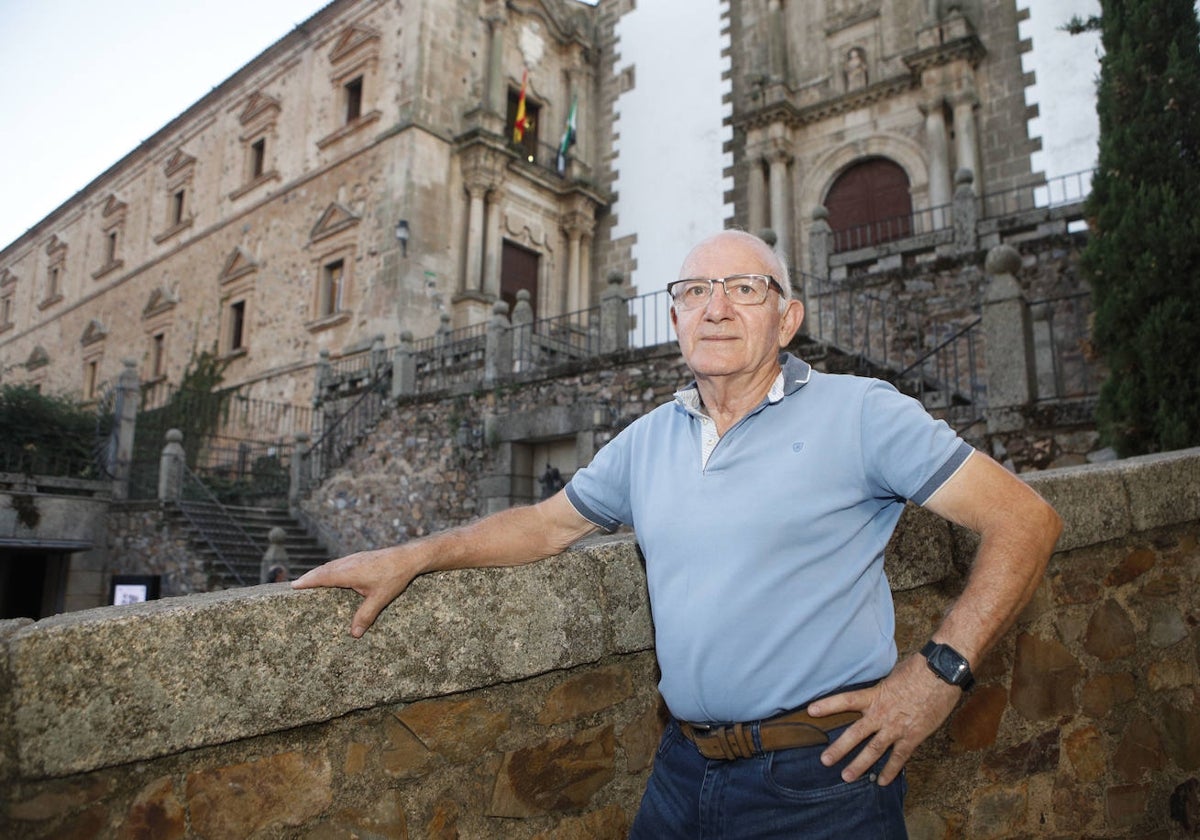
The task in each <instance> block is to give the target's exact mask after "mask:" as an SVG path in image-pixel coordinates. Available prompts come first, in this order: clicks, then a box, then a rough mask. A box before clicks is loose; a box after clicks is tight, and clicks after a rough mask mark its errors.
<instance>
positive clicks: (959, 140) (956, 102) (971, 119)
mask: <svg viewBox="0 0 1200 840" xmlns="http://www.w3.org/2000/svg"><path fill="white" fill-rule="evenodd" d="M951 104H952V107H953V111H954V154H955V158H956V159H957V161H958V169H959V170H962V169H969V170H971V172H972V173H973V174H974V176H975V194H976V195H982V193H983V179H982V171H983V170H982V168H981V167H980V166H979V131H978V128H977V123H976V119H975V106H976V105H978V104H979V98H978V97H977V96H976V95H975V94H974V93H973V92H970V91H967V92H964V93H960V94H959V95H958V96H956V97H954V99H952V100H951Z"/></svg>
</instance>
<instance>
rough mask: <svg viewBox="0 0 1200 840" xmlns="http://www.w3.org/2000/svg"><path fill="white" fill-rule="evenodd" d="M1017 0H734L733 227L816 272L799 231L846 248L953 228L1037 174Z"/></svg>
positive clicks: (732, 33) (731, 16) (1020, 15)
mask: <svg viewBox="0 0 1200 840" xmlns="http://www.w3.org/2000/svg"><path fill="white" fill-rule="evenodd" d="M1024 15H1027V12H1018V10H1017V8H1016V4H1015V3H1007V2H1005V3H986V2H982V0H967V2H962V3H953V4H951V3H945V2H941V0H925V2H918V1H917V0H826V2H823V3H809V2H795V0H731V1H730V18H729V23H730V27H729V28H730V37H731V42H732V43H731V50H730V51H731V54H732V64H733V73H732V75H733V79H732V81H733V97H732V98H733V118H732V121H733V127H734V140H733V143H732V147H733V156H734V166H733V172H732V175H733V178H734V189H733V191H732V195H731V196H730V198H731V200H732V202H733V204H734V207H735V215H736V218H737V219H738V220H739V221H740V222H741V223H743V224H744V225H745V226H746V228H747V229H749V230H754V231H757V230H760V229H762V228H771V229H772V230H774V231H775V233H776V235H777V236H778V237H779V247H780V248H781V249H782V250H783V252H784V253H785V254H787V256H788V257H789V258H790V260H791V262H792V264H793V265H799V266H802V267H804V268H805V269H807V270H813V268H814V267H813V266H811V264H810V259H809V256H808V253H809V249H808V232H809V230H808V229H809V222H810V220H811V218H812V215H813V213H814V211H816V210H817V208H823V211H827V213H828V218H829V223H830V225H831V226H832V228H833V231H834V234H835V239H837V242H838V246H839V247H840V248H841V249H842V250H847V249H851V248H860V247H866V246H870V245H875V244H878V243H880V242H882V241H887V240H892V239H898V238H902V237H904V236H908V235H911V234H915V233H918V232H920V231H921V230H923V229H930V228H937V227H941V226H944V225H946V224H949V221H950V210H949V205H950V204H951V202H952V200H953V197H954V188H955V173H956V172H958V171H959V170H967V171H969V172H970V173H971V174H972V177H973V182H974V190H975V193H976V195H978V196H982V195H985V194H996V193H1002V192H1004V191H1006V190H1010V189H1014V188H1019V187H1023V186H1027V185H1029V184H1031V183H1034V182H1035V181H1036V180H1037V177H1038V176H1036V175H1035V173H1033V172H1031V169H1030V154H1031V153H1032V152H1033V151H1036V150H1037V149H1038V148H1039V146H1038V144H1037V142H1036V141H1034V140H1031V139H1029V137H1028V134H1027V131H1026V120H1027V119H1028V118H1029V117H1030V116H1032V115H1033V113H1031V111H1030V109H1029V108H1028V107H1027V106H1026V104H1025V99H1024V88H1025V85H1026V84H1027V83H1028V82H1029V81H1030V80H1029V79H1028V78H1027V77H1026V76H1025V75H1024V74H1023V72H1022V68H1021V53H1022V52H1023V51H1024V50H1026V49H1027V48H1028V44H1025V43H1022V42H1021V41H1020V40H1019V38H1018V35H1017V24H1018V22H1019V20H1020V19H1021V17H1022V16H1024Z"/></svg>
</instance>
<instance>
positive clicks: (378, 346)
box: [370, 333, 387, 380]
mask: <svg viewBox="0 0 1200 840" xmlns="http://www.w3.org/2000/svg"><path fill="white" fill-rule="evenodd" d="M385 364H387V349H386V348H385V347H384V344H383V335H382V334H380V333H376V334H375V337H374V338H372V339H371V352H370V366H371V367H370V369H371V379H372V380H374V379H378V378H379V371H381V370H382V369H383V366H384V365H385Z"/></svg>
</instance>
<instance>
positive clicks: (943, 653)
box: [921, 640, 975, 691]
mask: <svg viewBox="0 0 1200 840" xmlns="http://www.w3.org/2000/svg"><path fill="white" fill-rule="evenodd" d="M921 655H922V656H924V657H925V661H926V662H928V663H929V670H931V671H933V673H935V674H937V676H938V679H940V680H942V681H943V682H947V683H949V684H950V685H956V686H958V687H959V688H961V689H962V690H963V691H970V690H971V687H972V686H973V685H975V677H973V676H972V675H971V663H969V662H967V660H966V657H964V656H963V655H962V654H961V653H959V652H958V651H956V650H955V649H954V648H952V647H950V645H939V644H937V643H936V642H934V641H932V640H930V641H928V642H926V643H925V647H923V648H921Z"/></svg>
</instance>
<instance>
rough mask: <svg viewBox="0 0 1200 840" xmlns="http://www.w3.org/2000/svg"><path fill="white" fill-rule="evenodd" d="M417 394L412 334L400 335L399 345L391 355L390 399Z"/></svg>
mask: <svg viewBox="0 0 1200 840" xmlns="http://www.w3.org/2000/svg"><path fill="white" fill-rule="evenodd" d="M416 392H417V360H416V357H415V356H414V355H413V334H412V333H411V332H410V331H408V330H405V331H404V332H402V333H400V343H399V344H398V345H396V349H395V350H394V351H393V353H392V397H393V399H394V398H395V397H399V396H405V395H408V394H415V393H416Z"/></svg>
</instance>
